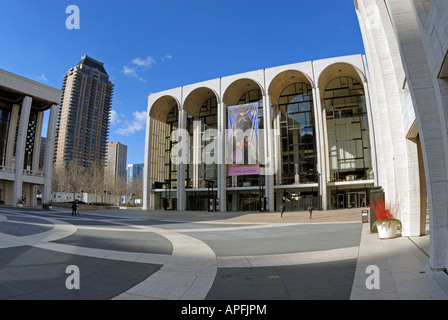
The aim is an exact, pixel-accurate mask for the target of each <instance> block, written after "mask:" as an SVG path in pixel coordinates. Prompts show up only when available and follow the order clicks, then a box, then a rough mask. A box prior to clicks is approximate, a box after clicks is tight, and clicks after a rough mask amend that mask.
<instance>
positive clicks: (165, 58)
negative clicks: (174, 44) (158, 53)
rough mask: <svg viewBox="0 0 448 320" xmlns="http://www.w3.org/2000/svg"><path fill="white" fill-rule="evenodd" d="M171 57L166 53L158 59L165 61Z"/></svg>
mask: <svg viewBox="0 0 448 320" xmlns="http://www.w3.org/2000/svg"><path fill="white" fill-rule="evenodd" d="M172 58H173V57H172V56H171V55H170V54H169V53H167V54H165V55H164V56H163V57H160V60H162V62H165V61H166V60H169V59H172Z"/></svg>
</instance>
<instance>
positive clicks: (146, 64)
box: [132, 56, 156, 67]
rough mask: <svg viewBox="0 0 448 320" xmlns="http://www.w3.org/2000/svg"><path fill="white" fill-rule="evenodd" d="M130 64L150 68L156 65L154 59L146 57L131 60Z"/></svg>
mask: <svg viewBox="0 0 448 320" xmlns="http://www.w3.org/2000/svg"><path fill="white" fill-rule="evenodd" d="M132 63H133V64H135V65H137V66H139V67H150V66H151V65H152V64H154V63H156V60H154V58H153V57H150V56H148V57H146V58H145V59H142V58H140V57H137V58H135V59H134V60H132Z"/></svg>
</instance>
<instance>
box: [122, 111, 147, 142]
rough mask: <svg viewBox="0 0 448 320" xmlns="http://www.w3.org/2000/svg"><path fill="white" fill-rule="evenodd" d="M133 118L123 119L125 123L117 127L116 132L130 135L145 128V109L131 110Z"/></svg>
mask: <svg viewBox="0 0 448 320" xmlns="http://www.w3.org/2000/svg"><path fill="white" fill-rule="evenodd" d="M132 116H133V117H134V119H133V120H132V121H125V123H124V124H123V125H122V126H121V127H120V128H118V129H117V133H118V134H120V135H122V136H131V135H133V134H134V133H136V132H138V131H142V130H145V128H146V116H147V112H146V111H134V112H132Z"/></svg>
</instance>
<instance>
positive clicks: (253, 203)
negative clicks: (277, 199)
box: [238, 192, 266, 212]
mask: <svg viewBox="0 0 448 320" xmlns="http://www.w3.org/2000/svg"><path fill="white" fill-rule="evenodd" d="M265 202H266V200H265V199H264V198H263V197H262V193H261V192H239V193H238V211H258V212H260V211H265Z"/></svg>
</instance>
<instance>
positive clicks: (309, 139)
mask: <svg viewBox="0 0 448 320" xmlns="http://www.w3.org/2000/svg"><path fill="white" fill-rule="evenodd" d="M313 109H314V108H313V96H312V88H311V86H310V85H308V84H306V83H301V82H298V83H294V84H291V85H289V86H288V87H286V88H285V89H284V90H283V92H282V94H281V95H280V99H279V112H280V130H281V159H282V184H285V185H287V184H294V183H310V182H317V175H316V173H317V171H316V165H317V151H316V137H315V120H314V110H313Z"/></svg>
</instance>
